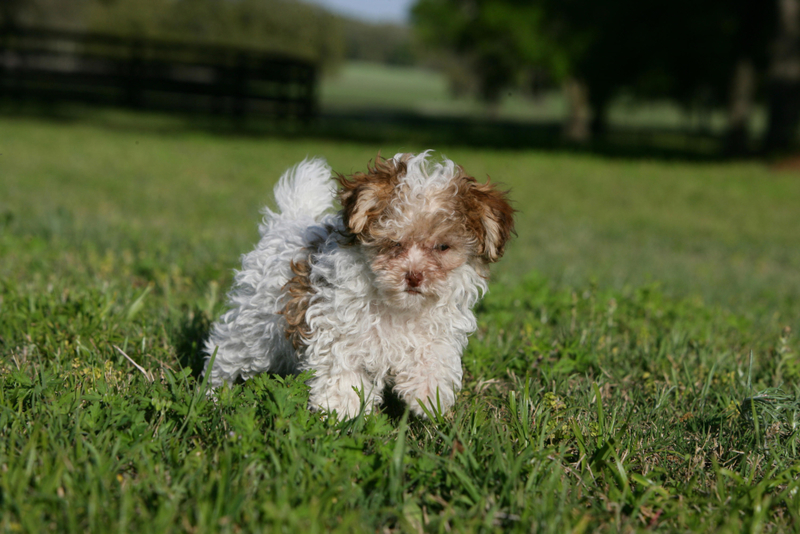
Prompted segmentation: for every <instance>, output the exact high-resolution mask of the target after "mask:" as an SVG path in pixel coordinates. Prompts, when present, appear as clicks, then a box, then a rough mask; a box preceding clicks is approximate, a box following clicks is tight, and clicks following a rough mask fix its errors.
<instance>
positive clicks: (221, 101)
mask: <svg viewBox="0 0 800 534" xmlns="http://www.w3.org/2000/svg"><path fill="white" fill-rule="evenodd" d="M0 98H3V99H9V98H10V99H15V98H17V99H27V98H35V99H41V100H45V101H79V102H88V103H98V104H106V105H122V106H128V107H134V108H146V109H165V110H180V111H194V112H197V111H200V112H203V111H205V112H212V113H218V114H227V115H231V116H233V117H236V118H242V117H245V116H246V115H247V116H249V115H258V116H264V117H269V118H276V119H299V120H307V119H310V118H312V117H313V116H314V115H315V114H316V111H317V105H316V68H315V66H314V65H313V64H312V63H309V62H307V61H303V60H298V59H295V58H291V57H286V56H279V55H275V54H266V53H263V52H256V51H253V50H245V49H240V48H231V47H221V46H207V45H197V44H188V43H177V42H169V41H160V40H150V39H148V40H145V39H135V38H126V37H119V36H113V35H104V34H98V33H78V32H71V31H61V30H46V29H32V28H13V29H12V28H7V27H6V28H1V27H0Z"/></svg>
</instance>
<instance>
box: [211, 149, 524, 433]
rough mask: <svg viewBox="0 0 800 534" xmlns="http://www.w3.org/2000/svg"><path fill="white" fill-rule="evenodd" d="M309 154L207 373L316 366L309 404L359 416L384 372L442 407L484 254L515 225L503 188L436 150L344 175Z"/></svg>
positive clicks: (289, 178)
mask: <svg viewBox="0 0 800 534" xmlns="http://www.w3.org/2000/svg"><path fill="white" fill-rule="evenodd" d="M330 176H331V172H330V169H329V168H328V167H327V165H325V163H324V162H323V161H321V160H311V161H304V162H302V163H300V164H299V165H298V166H296V167H295V168H293V169H292V170H290V171H289V172H287V173H286V174H285V175H284V176H283V177H282V178H281V180H280V182H279V183H278V185H277V186H276V189H275V198H276V201H277V204H278V207H279V208H280V211H279V212H272V211H270V210H265V217H264V221H263V223H262V225H261V226H260V231H261V240H260V242H259V244H258V246H257V247H256V249H255V250H254V251H252V252H251V253H249V254H247V255H245V256H244V257H243V261H242V270H241V271H238V272H237V273H236V280H235V284H234V287H233V289H232V290H231V292H230V293H229V299H230V304H231V309H230V310H229V311H228V312H227V313H226V314H224V315H223V316H222V317H221V318H220V320H219V321H218V322H217V323H215V325H214V327H213V329H212V333H211V336H210V339H209V340H208V343H207V344H206V352H207V353H208V355H209V359H208V361H209V362H210V361H211V356H212V355H215V356H214V359H213V362H214V363H213V365H211V366H210V369H209V365H208V364H207V368H206V372H210V377H209V378H210V383H211V384H212V386H215V387H216V386H219V385H221V384H222V383H224V382H233V381H234V380H236V379H237V378H240V377H241V378H244V379H247V378H249V377H251V376H253V375H254V374H256V373H260V372H265V371H269V372H276V373H292V372H299V371H304V370H312V371H314V376H313V378H312V379H311V380H310V381H309V385H310V387H311V396H310V406H311V407H312V408H315V409H317V408H319V409H324V410H326V411H328V412H336V414H337V415H338V416H339V417H341V418H344V417H353V416H355V415H356V414H358V413H359V411H360V410H361V409H362V407H363V408H364V409H365V410H366V411H369V410H371V409H372V408H373V407H374V406H375V405H377V404H379V403H380V402H381V400H382V399H381V395H382V393H383V390H384V388H385V386H386V385H387V384H392V385H393V388H394V390H395V391H396V393H397V394H398V395H399V396H400V397H401V398H402V399H403V400H405V401H406V402H407V403H408V404H409V406H410V408H411V409H412V411H414V412H415V413H417V414H423V413H424V410H423V408H422V406H426V408H427V409H431V408H435V409H439V410H442V411H445V410H447V409H449V408H450V407H451V406H452V405H453V403H454V402H455V394H456V392H457V391H458V390H459V389H460V388H461V377H462V370H461V353H462V352H463V349H464V347H465V346H466V344H467V336H468V335H469V334H470V333H471V332H473V331H474V330H475V328H476V322H475V317H474V315H473V313H472V307H473V306H474V305H475V303H476V302H477V301H478V299H479V298H480V296H481V295H482V294H483V293H485V291H486V277H487V275H488V269H487V266H488V264H489V263H491V262H495V261H497V260H498V259H500V257H501V256H502V255H503V251H504V249H505V245H506V242H507V241H508V239H509V237H510V235H511V234H512V233H513V230H514V219H513V213H514V210H513V209H512V208H511V206H510V205H509V203H508V200H507V197H506V193H505V192H502V191H500V190H498V189H497V188H496V187H495V186H494V185H492V184H490V183H488V182H487V183H485V184H481V183H478V182H477V181H476V180H475V179H474V178H472V177H471V176H468V175H467V174H466V173H465V172H464V170H463V169H462V168H461V167H459V166H457V165H455V164H454V163H453V162H452V161H450V160H448V159H443V160H442V161H441V162H432V161H430V159H429V154H428V152H424V153H422V154H419V155H411V154H398V155H396V156H395V157H394V158H392V159H388V160H384V159H381V158H380V157H379V158H377V159H376V161H375V163H374V164H373V165H371V166H368V168H367V172H366V173H356V174H354V175H352V176H350V177H345V176H342V175H337V182H338V185H339V189H338V199H339V201H340V203H341V206H342V209H341V211H340V212H339V213H337V214H330V213H329V212H330V211H331V209H332V207H333V199H334V195H335V193H334V192H333V187H332V183H331V181H330Z"/></svg>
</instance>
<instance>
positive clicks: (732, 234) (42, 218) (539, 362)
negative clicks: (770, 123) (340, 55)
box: [0, 118, 800, 532]
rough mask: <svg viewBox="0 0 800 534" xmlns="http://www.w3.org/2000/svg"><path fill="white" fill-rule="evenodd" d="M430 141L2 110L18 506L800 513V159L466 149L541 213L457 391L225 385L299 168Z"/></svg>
mask: <svg viewBox="0 0 800 534" xmlns="http://www.w3.org/2000/svg"><path fill="white" fill-rule="evenodd" d="M420 148H422V147H420V146H418V145H414V144H412V143H409V144H400V143H398V144H390V145H382V144H355V143H344V142H332V141H319V140H314V139H294V140H278V139H272V138H258V139H256V138H250V137H242V136H217V135H210V134H208V133H186V132H177V131H162V132H161V133H158V132H155V131H153V130H146V129H140V130H130V131H129V130H120V129H112V128H108V127H100V126H98V125H92V124H81V123H78V124H71V125H67V124H58V123H53V122H49V121H40V120H32V119H22V118H18V119H10V120H3V122H2V123H0V153H2V156H0V221H2V222H0V224H2V227H1V228H0V354H2V356H1V357H0V524H2V528H3V529H4V530H6V531H18V530H23V531H32V532H43V531H58V532H64V531H80V532H85V531H87V530H90V531H93V532H105V531H142V530H145V529H147V530H152V531H158V532H161V531H165V532H166V531H194V532H196V531H203V532H206V531H222V532H237V531H241V530H244V531H262V530H282V531H289V532H300V531H302V532H323V531H364V532H367V531H369V532H374V531H375V530H382V531H390V532H392V531H420V530H424V531H436V532H440V531H481V530H486V531H525V532H530V531H532V530H534V531H540V532H569V531H573V532H589V531H601V532H604V531H606V532H615V531H620V530H631V531H644V530H654V531H675V530H698V531H699V530H703V531H709V530H710V531H719V532H741V531H743V530H745V529H746V530H748V531H755V532H758V531H762V530H771V531H781V530H793V529H796V528H797V525H798V523H797V521H798V515H797V513H798V512H797V511H798V510H799V509H800V507H799V506H798V505H799V504H800V502H798V498H800V497H798V491H797V489H798V484H800V482H799V481H798V478H797V477H798V473H800V463H798V461H797V460H796V458H797V451H796V448H797V441H796V435H795V427H796V424H797V406H798V405H797V399H798V391H797V390H796V389H795V387H794V384H796V383H797V380H798V379H799V378H800V359H798V357H800V343H798V338H797V335H796V332H797V331H798V326H800V325H798V317H800V313H798V312H799V311H800V304H798V295H800V282H799V281H798V278H797V277H798V274H797V273H798V269H797V267H798V265H799V263H798V256H797V254H800V252H798V250H799V249H800V247H797V244H798V243H797V237H796V231H795V228H797V227H798V225H797V222H798V221H797V218H798V217H800V214H798V212H797V210H796V208H795V206H796V205H798V204H797V200H798V199H800V184H798V180H797V178H796V176H795V175H792V174H775V173H771V172H770V171H769V169H768V168H766V167H765V166H764V165H762V164H759V163H735V164H734V163H702V164H697V163H694V164H692V163H686V162H658V161H643V160H627V159H613V160H609V159H604V158H600V157H596V156H590V155H578V156H576V155H575V154H570V153H554V154H544V153H539V152H534V151H510V150H468V149H464V148H460V147H450V148H448V147H444V152H445V153H446V154H447V155H448V156H449V157H452V158H453V159H455V160H456V161H458V162H460V163H461V164H463V165H464V166H465V168H466V169H467V170H468V171H470V172H471V173H473V174H474V175H476V176H478V177H480V178H483V177H484V176H486V175H487V174H490V175H491V176H492V177H493V178H494V179H499V180H502V181H503V182H505V183H506V184H507V185H508V186H510V187H512V190H513V192H512V198H513V199H514V200H515V202H516V205H517V208H518V209H519V210H520V214H519V223H518V232H519V236H518V238H517V239H516V240H515V241H514V242H513V243H512V244H511V246H510V248H509V251H508V255H507V257H506V258H505V259H504V260H503V261H502V262H501V263H500V264H498V265H497V269H495V272H494V275H495V282H494V283H493V284H492V286H491V290H490V293H489V295H488V296H487V298H486V299H485V300H484V301H483V302H482V303H481V304H480V306H479V309H478V318H479V330H478V332H477V333H476V334H475V335H474V336H473V337H472V339H471V342H470V345H469V347H468V349H467V351H466V353H465V355H464V358H463V362H464V367H465V376H466V379H465V386H464V390H463V391H462V393H461V394H460V395H459V397H458V400H457V403H456V406H455V408H454V410H453V411H452V412H451V413H450V414H447V415H444V416H441V417H440V416H437V417H435V420H434V421H423V420H419V419H415V418H412V417H409V416H407V415H406V414H405V412H404V411H403V410H398V409H397V407H389V408H387V409H386V410H384V411H383V413H379V414H377V415H371V416H368V417H359V418H356V419H355V420H353V421H348V422H343V423H337V422H334V421H331V420H326V419H324V418H323V417H321V416H320V415H319V414H312V413H309V412H308V411H307V410H306V408H305V406H306V402H307V399H308V393H307V391H306V388H305V386H304V384H303V380H302V377H300V378H287V379H278V378H275V377H269V376H262V377H258V378H256V379H254V380H251V381H249V382H248V383H246V384H244V385H242V386H237V387H235V388H233V389H231V390H224V391H223V392H222V393H221V395H220V398H219V400H218V401H216V402H213V401H210V400H209V399H207V398H206V397H205V395H204V394H203V393H202V389H201V388H199V387H198V380H199V378H198V374H197V371H198V370H199V367H200V365H201V360H200V355H199V354H198V346H199V344H200V342H201V341H202V339H203V338H204V336H205V334H206V331H207V328H208V324H209V323H210V321H212V320H213V318H215V317H216V316H217V315H218V314H219V313H220V312H221V311H222V310H223V309H224V302H223V300H224V299H223V295H224V291H225V289H226V288H227V286H228V284H229V283H230V278H231V275H230V269H231V268H232V267H234V266H235V265H236V263H237V258H238V255H239V254H241V253H242V252H244V251H246V250H248V249H249V248H250V247H251V246H252V243H254V242H255V240H256V239H257V236H256V231H255V223H256V221H257V219H258V217H259V215H258V210H259V208H260V207H261V206H262V205H263V204H265V203H267V202H268V200H269V195H270V190H271V186H272V184H273V183H274V182H275V180H276V179H277V177H278V175H279V173H280V172H282V171H283V170H284V169H285V168H286V167H287V166H288V165H290V164H292V163H295V162H296V161H298V160H300V159H302V158H303V157H305V156H306V155H323V156H326V157H327V158H328V160H329V161H330V163H331V164H332V165H333V167H334V168H335V169H336V170H339V171H341V172H345V173H348V172H353V171H356V170H361V169H363V167H364V165H365V164H366V161H367V160H368V159H369V158H371V157H373V156H374V154H375V153H376V152H377V150H378V149H382V150H383V153H384V154H393V153H394V152H397V151H401V150H419V149H420ZM122 353H124V354H125V355H127V356H128V357H130V358H131V359H132V360H134V361H135V362H136V363H137V364H138V365H140V366H141V367H142V368H143V370H144V372H141V371H139V370H137V369H136V368H134V366H133V365H132V364H131V363H130V362H129V361H128V360H127V359H126V356H124V355H123V354H122ZM751 353H752V360H751ZM775 388H781V391H780V392H779V391H776V390H775ZM748 399H749V400H748Z"/></svg>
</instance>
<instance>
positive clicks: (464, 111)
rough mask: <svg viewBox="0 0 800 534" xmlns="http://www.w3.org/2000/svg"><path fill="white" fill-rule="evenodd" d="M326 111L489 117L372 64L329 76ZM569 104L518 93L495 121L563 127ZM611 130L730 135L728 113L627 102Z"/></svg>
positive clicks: (324, 88)
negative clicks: (370, 111)
mask: <svg viewBox="0 0 800 534" xmlns="http://www.w3.org/2000/svg"><path fill="white" fill-rule="evenodd" d="M320 89H321V90H320V100H321V102H320V103H321V106H322V109H323V110H324V111H339V112H341V111H357V110H385V111H393V112H397V111H401V112H413V113H419V114H421V115H425V116H431V117H438V118H441V117H486V116H487V114H488V113H489V112H488V110H487V107H486V106H485V105H484V104H482V103H481V102H480V101H478V100H477V99H476V98H475V97H474V96H464V97H459V98H455V97H453V96H452V94H451V92H450V90H449V84H448V81H447V77H446V76H445V75H444V74H443V73H441V72H437V71H434V70H431V69H427V68H423V67H398V66H391V65H382V64H378V63H367V62H358V61H353V62H348V63H345V64H344V65H343V66H342V67H341V68H340V69H339V70H337V71H336V72H333V73H329V74H328V75H326V76H325V77H324V78H323V80H322V84H321V88H320ZM567 111H568V108H567V103H566V102H565V101H564V97H563V95H562V93H561V91H560V90H558V88H554V89H552V90H548V91H545V92H543V93H542V94H541V95H539V96H538V97H536V98H533V97H531V96H530V95H526V94H525V93H524V92H523V91H521V90H520V89H518V88H515V89H510V90H508V91H507V93H506V94H505V95H503V97H502V99H501V101H500V105H499V106H498V108H497V109H496V110H495V114H494V115H493V117H495V118H499V119H505V120H514V121H522V122H561V121H563V120H564V119H565V117H566V115H567ZM608 118H609V123H610V125H611V126H612V127H623V128H637V129H651V128H655V129H667V130H670V129H673V130H695V129H696V130H707V131H709V132H710V133H713V134H715V135H722V134H724V133H725V129H726V127H727V117H726V113H725V110H714V111H713V112H710V113H705V114H703V115H702V116H701V115H700V114H698V113H697V111H696V110H695V111H693V112H690V111H689V110H686V109H684V108H682V107H681V106H679V105H677V104H675V103H673V102H669V101H653V102H642V101H640V100H635V99H631V98H630V97H626V96H622V97H620V98H617V99H616V100H615V101H614V102H612V104H611V106H610V109H609V117H608ZM765 128H766V112H765V110H764V109H763V108H762V107H761V106H756V109H755V111H754V113H753V116H752V120H751V132H752V134H753V135H754V136H756V137H757V136H759V135H760V134H762V133H763V132H764V129H765Z"/></svg>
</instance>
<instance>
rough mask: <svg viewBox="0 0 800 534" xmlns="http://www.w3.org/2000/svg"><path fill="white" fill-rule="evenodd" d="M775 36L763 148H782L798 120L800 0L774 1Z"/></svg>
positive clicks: (793, 134) (788, 143) (787, 145)
mask: <svg viewBox="0 0 800 534" xmlns="http://www.w3.org/2000/svg"><path fill="white" fill-rule="evenodd" d="M777 2H778V25H777V36H776V39H775V42H774V44H773V50H772V59H771V62H770V63H771V64H770V72H769V74H770V80H769V126H768V129H767V135H766V139H765V141H764V147H765V149H766V150H767V151H785V150H788V149H789V148H790V147H791V146H792V142H793V141H794V139H795V137H796V134H797V128H798V123H800V0H777Z"/></svg>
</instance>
